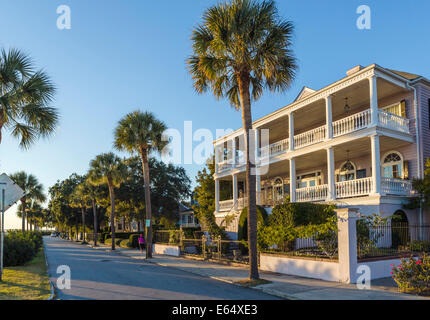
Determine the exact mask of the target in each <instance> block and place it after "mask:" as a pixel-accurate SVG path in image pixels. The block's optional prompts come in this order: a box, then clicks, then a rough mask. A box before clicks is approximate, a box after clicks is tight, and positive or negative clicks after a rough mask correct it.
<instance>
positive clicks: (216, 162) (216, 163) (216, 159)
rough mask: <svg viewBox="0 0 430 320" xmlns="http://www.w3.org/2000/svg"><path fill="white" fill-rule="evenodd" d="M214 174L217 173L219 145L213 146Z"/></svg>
mask: <svg viewBox="0 0 430 320" xmlns="http://www.w3.org/2000/svg"><path fill="white" fill-rule="evenodd" d="M214 152H215V173H218V172H219V168H218V163H219V153H220V152H219V145H218V146H217V145H215V150H214Z"/></svg>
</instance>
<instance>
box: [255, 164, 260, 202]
mask: <svg viewBox="0 0 430 320" xmlns="http://www.w3.org/2000/svg"><path fill="white" fill-rule="evenodd" d="M255 191H256V199H257V201H256V202H257V206H260V205H261V176H260V174H259V173H258V172H257V175H256V176H255Z"/></svg>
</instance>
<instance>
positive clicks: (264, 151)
mask: <svg viewBox="0 0 430 320" xmlns="http://www.w3.org/2000/svg"><path fill="white" fill-rule="evenodd" d="M394 106H395V105H391V106H389V107H394ZM370 125H371V110H370V109H367V110H364V111H362V112H358V113H356V114H353V115H351V116H348V117H345V118H343V119H340V120H338V121H335V122H333V123H332V130H333V138H337V137H341V136H344V135H348V134H350V133H353V132H357V131H360V130H363V129H366V128H369V127H370ZM377 126H379V127H382V128H386V129H390V130H393V131H396V132H400V133H406V134H410V120H409V119H407V118H404V117H401V116H399V115H396V114H394V113H390V112H388V111H385V110H384V109H380V110H379V111H378V123H377ZM327 130H328V127H327V126H321V127H318V128H316V129H312V130H309V131H307V132H304V133H301V134H298V135H295V136H294V150H300V149H302V148H305V147H308V146H311V145H315V144H318V143H320V142H324V141H326V140H327V137H328V135H327ZM259 150H260V152H259V156H260V158H267V157H269V158H270V159H271V158H274V157H277V156H279V155H282V154H286V153H287V152H289V151H290V139H288V138H287V139H283V140H280V141H277V142H274V143H272V144H270V145H269V146H266V147H263V148H259ZM243 165H245V158H244V155H243V153H240V152H237V154H236V160H235V161H231V160H230V161H229V160H227V159H225V160H223V161H222V162H220V163H218V173H220V172H223V171H226V170H231V169H232V168H233V167H241V166H243Z"/></svg>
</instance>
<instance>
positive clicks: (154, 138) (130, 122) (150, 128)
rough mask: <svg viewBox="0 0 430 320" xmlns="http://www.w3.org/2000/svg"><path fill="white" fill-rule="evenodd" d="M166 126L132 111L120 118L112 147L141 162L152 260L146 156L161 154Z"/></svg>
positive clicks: (143, 113)
mask: <svg viewBox="0 0 430 320" xmlns="http://www.w3.org/2000/svg"><path fill="white" fill-rule="evenodd" d="M166 129H167V127H166V125H165V124H164V123H163V122H162V121H160V120H158V119H157V118H156V117H155V116H154V114H152V113H150V112H141V111H134V112H132V113H129V114H127V115H126V116H125V117H124V118H122V119H121V120H120V121H119V123H118V126H117V127H116V129H115V142H114V146H115V148H116V149H117V150H120V151H124V150H125V151H128V152H129V153H131V154H133V153H137V154H138V155H139V156H140V159H141V161H142V170H143V180H144V183H145V207H146V219H147V220H148V221H149V227H148V228H147V237H146V238H147V239H146V257H147V258H152V222H151V220H152V208H151V191H150V186H151V179H150V174H149V165H148V156H149V155H150V154H151V152H158V153H161V152H162V150H163V149H164V148H165V147H166V146H167V144H168V142H167V141H163V139H162V136H163V133H164V131H166Z"/></svg>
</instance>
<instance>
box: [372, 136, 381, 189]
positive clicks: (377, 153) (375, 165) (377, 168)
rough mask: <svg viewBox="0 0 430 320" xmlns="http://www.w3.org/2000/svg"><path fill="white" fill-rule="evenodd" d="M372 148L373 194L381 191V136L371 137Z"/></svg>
mask: <svg viewBox="0 0 430 320" xmlns="http://www.w3.org/2000/svg"><path fill="white" fill-rule="evenodd" d="M370 141H371V145H372V147H371V149H372V184H373V188H372V189H373V192H372V193H373V194H380V193H381V163H380V162H381V150H380V145H379V136H378V135H374V136H371V137H370Z"/></svg>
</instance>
